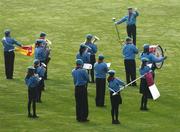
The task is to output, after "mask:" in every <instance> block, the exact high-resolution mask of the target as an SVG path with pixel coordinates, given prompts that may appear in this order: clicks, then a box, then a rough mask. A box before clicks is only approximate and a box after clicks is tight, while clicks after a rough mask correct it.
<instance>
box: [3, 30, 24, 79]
mask: <svg viewBox="0 0 180 132" xmlns="http://www.w3.org/2000/svg"><path fill="white" fill-rule="evenodd" d="M4 34H5V37H4V38H3V39H2V44H3V47H4V64H5V73H6V79H13V71H14V58H15V54H14V48H15V47H14V45H17V46H20V47H21V46H22V45H21V44H20V43H19V42H18V41H16V40H15V39H14V38H11V35H10V34H11V31H10V30H9V29H8V30H5V32H4Z"/></svg>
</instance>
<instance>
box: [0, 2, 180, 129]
mask: <svg viewBox="0 0 180 132" xmlns="http://www.w3.org/2000/svg"><path fill="white" fill-rule="evenodd" d="M128 6H133V7H138V8H139V12H140V16H139V18H138V23H137V26H138V29H137V32H138V34H137V46H138V47H139V48H140V49H142V45H143V44H144V43H159V44H160V45H161V46H162V47H163V48H166V49H167V51H166V53H165V54H166V55H167V56H168V60H167V61H166V62H165V64H164V66H163V68H162V69H161V70H158V71H156V73H157V74H156V75H157V76H156V84H157V86H158V88H159V90H160V92H161V97H160V98H159V99H158V100H157V101H149V103H148V105H149V108H150V111H149V112H140V111H139V105H140V104H139V103H140V97H141V95H140V94H139V91H138V88H135V89H133V88H131V87H129V88H128V89H126V90H124V91H123V92H122V97H123V104H122V105H121V111H120V120H121V122H122V124H121V125H118V126H114V125H111V116H110V102H109V94H108V90H106V104H107V108H102V109H100V108H96V107H95V102H94V98H95V85H94V84H90V85H89V87H88V92H89V96H88V97H89V98H88V99H89V110H90V112H89V119H90V122H89V123H86V124H81V123H77V122H76V121H75V102H74V86H73V83H72V77H71V70H72V69H73V67H74V61H75V54H76V52H77V51H78V48H79V44H80V43H81V42H83V41H84V36H85V34H87V33H92V34H95V35H97V36H98V37H99V38H100V39H101V40H100V41H99V42H98V44H97V45H98V48H99V52H98V53H103V54H104V55H105V56H108V57H107V61H111V62H112V68H113V69H115V70H116V71H117V76H118V77H120V78H121V79H123V80H124V79H125V74H124V64H123V59H122V55H121V52H120V44H119V43H118V42H117V36H116V33H115V29H114V25H113V24H112V20H111V18H112V17H116V18H119V17H121V16H123V15H124V14H125V13H126V9H127V7H128ZM0 7H1V8H0V12H1V13H0V23H1V24H0V32H1V34H0V38H2V37H3V30H4V29H5V28H10V29H12V31H13V32H12V35H13V36H14V37H15V38H16V39H17V40H19V41H21V42H22V43H23V44H32V43H33V42H34V41H35V39H36V38H37V37H38V34H39V33H40V32H41V31H44V32H46V33H47V34H48V38H49V39H50V40H51V41H52V42H53V50H52V61H51V62H50V64H49V78H50V79H49V80H48V81H46V88H47V90H46V91H45V92H44V93H43V103H42V104H38V106H37V112H38V115H39V116H40V118H39V119H37V120H32V119H28V118H27V112H26V111H27V109H26V107H27V88H26V86H25V84H24V76H25V74H26V67H28V66H29V65H31V64H32V61H33V58H32V57H26V56H22V55H20V54H18V53H17V54H16V60H15V72H14V77H15V79H14V80H6V79H5V77H4V63H3V52H2V46H0V49H1V52H0V62H1V63H0V69H1V70H0V132H12V131H13V132H16V131H17V132H26V131H33V132H34V131H42V132H49V131H50V132H51V131H52V132H62V131H64V132H71V131H73V132H77V131H78V132H81V131H82V132H101V131H102V132H103V131H104V132H117V131H121V132H153V131H158V132H169V131H171V132H179V130H180V126H179V122H180V105H179V104H180V96H179V95H180V85H179V82H178V81H179V72H180V61H179V57H180V52H179V49H180V46H179V43H180V39H179V37H180V15H179V14H180V10H179V8H180V1H179V0H151V1H150V0H139V1H138V0H136V1H124V0H116V1H114V0H74V1H73V0H42V1H40V0H39V1H38V0H1V1H0ZM119 29H120V34H121V38H124V37H125V36H126V32H125V24H123V25H121V26H119ZM139 64H140V61H139V60H138V59H137V65H138V66H137V67H139ZM137 70H138V69H137ZM138 75H139V74H138Z"/></svg>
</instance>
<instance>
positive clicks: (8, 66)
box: [4, 51, 15, 79]
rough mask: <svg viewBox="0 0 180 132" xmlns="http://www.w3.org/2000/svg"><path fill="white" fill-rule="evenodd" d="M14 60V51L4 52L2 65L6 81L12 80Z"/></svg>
mask: <svg viewBox="0 0 180 132" xmlns="http://www.w3.org/2000/svg"><path fill="white" fill-rule="evenodd" d="M14 58H15V54H14V51H11V52H8V51H7V52H6V51H5V52H4V64H5V73H6V78H7V79H12V78H13V71H14Z"/></svg>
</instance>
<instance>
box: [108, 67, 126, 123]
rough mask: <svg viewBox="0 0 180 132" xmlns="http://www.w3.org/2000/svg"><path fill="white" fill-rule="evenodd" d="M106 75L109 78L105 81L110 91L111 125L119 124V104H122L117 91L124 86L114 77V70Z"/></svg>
mask: <svg viewBox="0 0 180 132" xmlns="http://www.w3.org/2000/svg"><path fill="white" fill-rule="evenodd" d="M108 73H109V77H108V79H107V80H108V83H109V85H108V86H109V90H110V100H111V116H112V124H120V121H119V120H118V115H119V104H122V98H121V94H120V91H119V90H120V88H121V87H122V86H124V85H125V84H124V82H122V81H121V80H119V79H118V78H116V77H115V71H114V70H109V71H108ZM117 91H119V92H117ZM115 92H117V94H116V95H113V93H115Z"/></svg>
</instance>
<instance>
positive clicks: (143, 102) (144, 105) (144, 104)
mask: <svg viewBox="0 0 180 132" xmlns="http://www.w3.org/2000/svg"><path fill="white" fill-rule="evenodd" d="M147 102H148V96H147V95H146V94H143V95H142V98H141V109H147Z"/></svg>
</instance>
